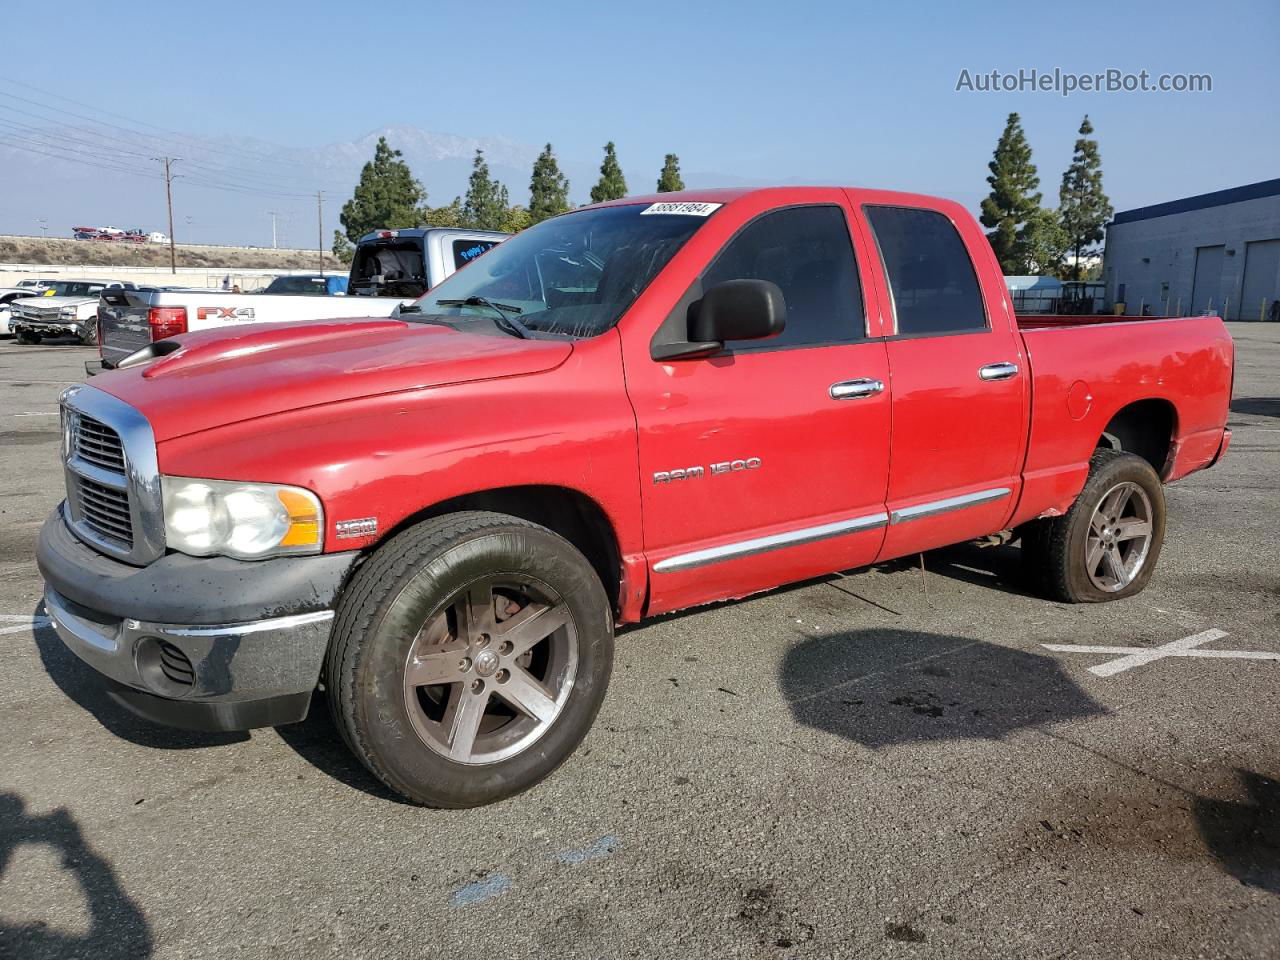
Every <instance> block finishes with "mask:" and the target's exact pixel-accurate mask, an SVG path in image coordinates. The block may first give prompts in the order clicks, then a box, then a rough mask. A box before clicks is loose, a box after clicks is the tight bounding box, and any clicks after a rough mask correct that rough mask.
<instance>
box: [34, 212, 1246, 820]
mask: <svg viewBox="0 0 1280 960" xmlns="http://www.w3.org/2000/svg"><path fill="white" fill-rule="evenodd" d="M1233 362H1234V359H1233V346H1232V342H1231V339H1230V337H1229V336H1228V335H1227V333H1226V331H1225V329H1224V327H1223V324H1222V322H1221V321H1220V320H1219V319H1218V318H1217V317H1212V316H1204V317H1189V318H1181V319H1150V318H1127V317H1117V318H1112V317H1105V318H1104V317H1052V316H1047V317H1035V318H1034V319H1024V320H1023V321H1022V322H1019V320H1018V319H1017V318H1016V317H1015V315H1014V312H1013V309H1012V306H1011V304H1010V301H1009V296H1008V293H1007V291H1006V289H1005V285H1004V282H1003V280H1002V277H1001V274H1000V269H999V265H998V263H997V261H996V259H995V257H994V256H993V254H992V251H991V248H990V246H989V245H988V243H987V241H986V238H985V237H984V236H983V234H982V232H981V230H980V229H979V227H978V226H977V224H976V223H975V222H974V220H973V219H972V217H970V216H969V214H968V213H966V212H965V211H964V210H963V208H961V207H960V206H959V205H957V204H955V203H951V202H947V201H944V200H937V199H932V198H928V197H923V196H916V195H911V194H904V193H891V192H883V191H875V190H862V189H843V188H784V189H752V190H721V191H688V192H684V193H679V194H663V195H661V196H657V197H647V198H628V199H624V200H620V201H615V202H611V203H606V204H601V205H596V206H592V207H588V208H583V209H579V210H574V211H572V212H569V213H566V214H563V215H561V216H558V217H554V218H552V219H549V220H546V221H544V222H542V223H539V224H538V225H536V226H534V227H532V228H530V229H528V230H526V231H524V232H523V233H520V234H518V235H517V236H515V237H513V238H512V239H511V240H509V241H507V242H505V243H503V244H502V245H500V246H498V247H496V248H494V249H493V250H491V251H490V252H488V253H487V254H486V255H485V256H484V257H483V258H481V259H479V260H477V262H476V263H475V264H473V265H472V266H470V267H469V268H468V269H466V270H462V271H459V272H458V273H456V274H454V275H453V276H452V277H450V278H448V279H447V280H445V281H444V282H442V283H441V284H440V285H439V286H437V287H435V288H434V289H432V290H431V291H430V292H429V293H428V294H426V295H425V296H423V297H422V298H421V299H419V300H418V301H416V302H415V303H414V304H412V305H411V306H410V307H408V308H407V309H404V310H402V311H401V312H400V315H399V316H398V317H396V318H392V319H382V320H366V321H361V322H349V321H336V320H335V321H328V322H317V323H309V324H291V325H263V326H248V327H241V328H231V329H229V330H226V331H221V332H204V333H196V334H189V335H182V334H179V335H178V336H176V337H173V338H171V339H169V340H166V341H161V342H158V343H154V344H152V345H151V347H150V348H148V349H147V350H144V351H142V352H141V353H139V354H137V355H135V356H134V357H133V358H131V360H130V361H129V362H128V363H127V364H126V365H125V366H124V367H123V368H122V369H118V370H115V371H111V372H108V373H105V374H103V375H101V376H99V377H97V378H96V379H94V381H93V383H92V385H86V384H81V385H77V386H73V387H71V388H70V389H68V390H67V391H66V393H65V394H64V396H63V399H62V412H63V429H64V441H63V459H64V464H65V475H66V484H67V498H66V501H65V502H64V503H63V504H61V505H60V506H59V507H58V509H57V510H56V511H55V512H54V513H53V514H52V515H51V516H50V517H49V518H48V520H47V522H46V523H45V525H44V527H43V530H42V533H41V537H40V542H39V548H38V555H39V564H40V568H41V571H42V572H43V575H44V578H45V581H46V585H47V589H46V594H45V607H46V610H47V612H48V614H49V616H50V617H51V618H52V619H53V621H54V624H55V626H56V628H57V630H58V633H59V634H60V635H61V637H62V639H63V640H64V642H65V643H66V644H67V646H69V647H70V648H71V649H72V650H73V651H75V653H77V654H78V655H79V656H80V657H81V658H83V659H84V660H85V661H87V662H88V663H89V664H91V665H92V666H93V667H95V668H96V669H97V670H98V671H99V672H100V673H101V674H102V675H103V683H104V684H106V685H108V686H109V688H110V689H111V690H112V691H113V692H114V695H115V696H117V697H118V698H119V699H120V700H121V701H122V702H124V703H126V704H127V705H129V706H130V707H131V708H132V709H134V710H136V711H137V712H139V713H141V714H143V715H145V716H150V717H152V718H155V719H158V720H162V721H166V722H171V723H176V724H184V725H194V726H203V727H205V728H213V729H229V728H242V727H252V726H262V725H269V724H280V723H286V722H290V721H296V720H299V719H301V718H302V717H304V716H305V714H306V713H307V710H308V708H309V705H310V703H311V700H312V697H313V693H314V692H315V691H316V690H317V689H318V688H319V689H322V690H323V693H324V697H325V699H327V701H328V703H329V705H330V709H331V710H332V712H333V715H334V718H335V720H336V723H337V726H338V728H339V730H340V731H341V732H342V735H343V737H344V738H345V739H346V741H347V743H348V744H349V746H350V747H351V749H352V750H353V751H354V752H355V754H356V755H357V756H359V758H360V759H361V760H362V761H363V762H364V763H365V764H366V765H367V766H368V768H369V769H370V770H371V771H372V772H373V773H374V774H375V775H376V776H378V777H379V778H380V779H381V780H382V781H383V782H384V783H386V784H387V785H388V786H389V787H390V788H391V789H393V790H395V791H398V792H399V793H400V794H402V795H404V796H405V797H407V798H409V799H410V800H413V801H415V802H419V803H425V804H433V805H442V806H469V805H476V804H482V803H487V802H491V801H494V800H497V799H499V798H501V797H505V796H509V795H511V794H514V793H516V792H518V791H520V790H523V789H526V788H528V787H529V786H530V785H532V784H534V783H536V782H538V781H539V780H540V779H542V778H543V777H545V776H547V775H548V774H549V773H550V772H551V771H553V770H554V769H555V768H556V767H557V765H559V764H560V763H561V762H562V761H564V759H565V758H566V757H568V756H569V755H570V753H571V752H572V751H573V750H574V749H575V748H576V747H577V745H578V744H579V742H580V741H581V740H582V738H583V736H584V735H585V734H586V732H587V730H588V728H589V727H590V725H591V723H592V720H593V719H594V717H595V715H596V712H597V710H598V709H599V707H600V704H601V701H602V698H603V697H604V695H605V688H606V686H607V684H608V682H609V675H610V666H611V662H612V657H613V631H614V627H615V625H616V624H620V623H628V622H634V621H638V620H641V619H642V618H644V617H647V616H652V615H654V614H660V613H663V612H666V611H671V610H676V609H679V608H682V607H689V606H693V605H696V604H704V603H708V602H711V601H716V600H722V599H726V598H734V597H742V596H745V595H747V594H751V593H754V592H757V591H761V590H768V589H770V588H773V587H776V586H778V585H780V584H784V583H788V582H792V581H798V580H803V579H805V578H809V577H814V576H818V575H822V574H826V573H829V572H832V571H839V570H846V569H850V568H857V567H863V566H866V565H869V564H872V563H876V562H879V561H884V560H887V559H890V558H894V557H902V556H905V555H911V554H915V553H917V552H919V551H924V550H929V549H931V548H935V547H941V546H944V545H947V544H952V543H957V542H961V541H965V540H968V539H971V538H975V537H980V536H984V535H987V534H991V533H993V532H998V531H1006V530H1011V531H1015V532H1016V534H1017V535H1019V536H1020V537H1021V542H1022V544H1023V552H1024V554H1025V555H1026V559H1027V561H1028V563H1030V564H1032V565H1033V567H1034V569H1036V570H1038V571H1039V573H1040V574H1041V577H1042V580H1043V584H1044V588H1045V590H1046V591H1047V593H1048V595H1049V596H1051V597H1053V598H1055V599H1057V600H1060V601H1066V602H1093V601H1105V600H1120V599H1123V598H1126V597H1130V596H1132V595H1133V594H1135V593H1137V592H1138V591H1140V590H1142V589H1143V587H1144V586H1145V585H1146V584H1147V582H1148V580H1149V579H1150V578H1151V576H1152V574H1153V572H1154V571H1155V568H1156V562H1157V560H1158V558H1159V555H1160V549H1161V544H1162V542H1163V538H1164V533H1165V500H1164V495H1163V486H1162V485H1163V484H1165V483H1169V482H1171V481H1174V480H1177V479H1179V478H1180V477H1183V476H1185V475H1187V474H1188V473H1191V472H1192V471H1195V470H1201V469H1203V468H1205V467H1208V466H1210V465H1212V464H1213V463H1214V462H1215V461H1217V460H1218V459H1220V458H1221V457H1222V456H1223V455H1224V454H1225V452H1226V450H1227V445H1228V443H1229V440H1230V431H1228V430H1227V429H1226V419H1227V408H1228V402H1229V395H1230V389H1231V382H1232V370H1233Z"/></svg>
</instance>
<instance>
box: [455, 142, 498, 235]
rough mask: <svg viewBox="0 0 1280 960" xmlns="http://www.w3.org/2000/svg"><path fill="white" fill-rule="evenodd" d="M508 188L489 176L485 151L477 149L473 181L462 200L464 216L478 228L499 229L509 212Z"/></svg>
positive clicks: (469, 224)
mask: <svg viewBox="0 0 1280 960" xmlns="http://www.w3.org/2000/svg"><path fill="white" fill-rule="evenodd" d="M507 199H508V198H507V188H506V187H504V186H503V185H502V184H500V183H499V182H498V181H497V180H494V179H493V178H492V177H490V176H489V164H488V163H486V162H485V159H484V151H483V150H476V159H475V163H474V165H473V166H472V168H471V182H470V184H469V185H468V186H467V196H466V198H465V199H464V200H463V201H462V213H463V218H464V219H465V220H466V223H467V226H469V227H472V228H474V229H476V230H497V229H499V228H500V227H501V226H502V221H503V219H504V218H505V217H506V214H507Z"/></svg>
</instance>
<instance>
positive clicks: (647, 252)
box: [405, 204, 707, 337]
mask: <svg viewBox="0 0 1280 960" xmlns="http://www.w3.org/2000/svg"><path fill="white" fill-rule="evenodd" d="M653 209H654V207H653V206H646V205H644V204H635V205H629V206H621V207H603V208H599V209H595V210H582V211H579V212H576V213H566V214H564V215H562V216H559V217H553V218H552V219H550V220H544V221H543V222H542V223H540V224H538V225H537V226H534V227H530V228H529V229H528V230H525V231H524V232H523V233H519V234H517V235H516V236H514V237H512V238H511V239H510V240H507V241H506V242H505V243H501V244H499V245H498V246H496V247H494V248H493V249H492V250H490V251H488V252H487V253H486V254H485V255H484V256H482V257H479V258H477V259H476V261H475V262H474V263H471V264H468V265H467V266H466V267H465V268H464V269H462V270H459V271H458V272H457V273H455V274H454V275H453V276H451V277H449V278H448V279H447V280H445V281H443V282H442V283H440V284H439V285H438V286H436V287H435V288H433V289H432V290H431V292H430V293H428V294H427V295H426V296H424V297H423V298H422V299H420V300H418V301H417V303H416V304H415V306H416V307H417V310H416V311H414V312H418V313H423V314H430V315H431V316H433V317H446V318H451V317H458V318H460V319H468V320H469V319H475V318H481V317H483V318H488V319H489V320H490V321H491V322H492V321H493V319H494V313H495V310H494V308H493V305H495V304H496V305H497V307H499V308H501V310H500V311H499V313H501V312H502V311H506V312H507V313H510V314H514V315H518V318H519V321H520V323H522V324H523V325H524V326H525V327H527V328H528V329H529V330H530V331H532V332H534V333H550V334H557V335H560V336H569V337H594V336H596V335H597V334H600V333H603V332H604V331H605V330H608V329H609V328H610V327H612V326H613V325H614V324H615V323H617V322H618V318H619V317H621V316H622V314H623V313H624V312H625V311H626V309H627V308H628V307H629V306H631V304H632V303H633V302H634V301H635V299H636V297H638V296H640V294H641V292H642V291H643V290H644V288H645V287H646V286H648V284H649V281H650V280H652V279H653V278H654V277H655V276H657V275H658V272H659V271H660V270H661V269H662V268H663V267H665V266H666V265H667V262H668V261H669V260H670V259H671V258H672V256H674V255H675V253H676V251H677V250H679V249H680V248H681V247H682V246H683V245H684V242H685V241H686V240H688V239H689V237H690V236H692V235H693V232H694V231H695V230H697V229H698V227H700V226H701V225H702V224H703V223H705V222H706V220H707V217H706V216H705V215H700V216H691V215H689V214H681V213H658V214H646V213H645V211H646V210H653ZM462 301H469V302H466V303H464V302H462ZM484 301H488V303H485V302H484ZM405 319H411V317H409V316H406V317H405ZM499 319H501V318H500V317H499Z"/></svg>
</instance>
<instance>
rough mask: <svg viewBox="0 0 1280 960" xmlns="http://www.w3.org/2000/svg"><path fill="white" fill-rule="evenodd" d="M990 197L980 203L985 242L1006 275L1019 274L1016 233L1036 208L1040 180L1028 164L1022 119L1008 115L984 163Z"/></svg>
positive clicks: (1027, 145)
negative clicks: (989, 242)
mask: <svg viewBox="0 0 1280 960" xmlns="http://www.w3.org/2000/svg"><path fill="white" fill-rule="evenodd" d="M987 168H988V169H989V170H990V171H991V175H990V176H988V177H987V183H989V184H991V194H990V195H989V196H988V197H986V198H985V199H984V200H983V201H982V218H981V219H982V225H983V226H984V227H989V228H990V232H989V233H988V234H987V239H988V240H990V241H991V247H992V249H994V250H995V252H996V258H997V259H998V260H999V261H1000V269H1002V270H1003V271H1004V272H1005V273H1006V274H1016V273H1020V272H1022V270H1023V269H1024V268H1025V264H1023V263H1020V262H1019V259H1018V250H1017V247H1018V231H1019V228H1020V227H1021V226H1022V224H1024V223H1025V222H1026V221H1027V219H1028V218H1029V217H1030V216H1031V215H1032V214H1034V213H1035V212H1036V211H1037V210H1039V209H1040V194H1039V193H1038V192H1036V188H1037V187H1039V186H1040V178H1039V176H1037V175H1036V168H1035V165H1034V164H1032V162H1031V146H1030V144H1028V143H1027V138H1026V135H1025V134H1024V133H1023V132H1022V118H1020V117H1019V116H1018V115H1017V114H1016V113H1011V114H1009V117H1008V120H1006V122H1005V125H1004V133H1002V134H1000V140H999V141H998V142H997V143H996V149H995V153H994V155H993V156H992V158H991V162H990V163H988V164H987Z"/></svg>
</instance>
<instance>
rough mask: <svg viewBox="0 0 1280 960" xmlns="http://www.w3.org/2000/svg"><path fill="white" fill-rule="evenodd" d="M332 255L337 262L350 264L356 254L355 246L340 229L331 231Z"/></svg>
mask: <svg viewBox="0 0 1280 960" xmlns="http://www.w3.org/2000/svg"><path fill="white" fill-rule="evenodd" d="M333 255H334V256H335V257H337V258H338V262H339V263H346V264H350V263H351V260H352V258H353V257H355V255H356V248H355V247H354V246H353V245H352V243H351V241H350V240H348V239H347V237H346V234H344V233H343V232H342V231H341V230H335V231H333Z"/></svg>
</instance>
